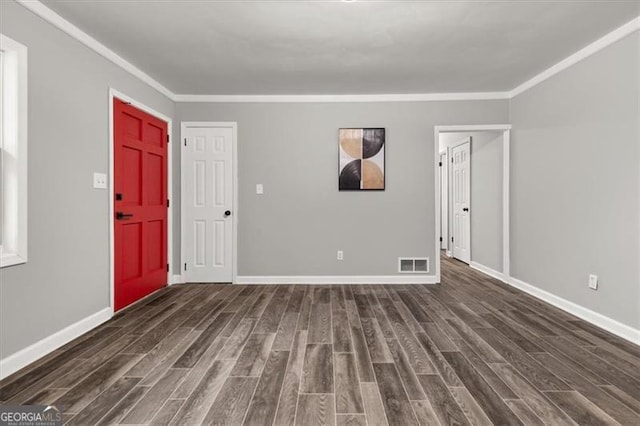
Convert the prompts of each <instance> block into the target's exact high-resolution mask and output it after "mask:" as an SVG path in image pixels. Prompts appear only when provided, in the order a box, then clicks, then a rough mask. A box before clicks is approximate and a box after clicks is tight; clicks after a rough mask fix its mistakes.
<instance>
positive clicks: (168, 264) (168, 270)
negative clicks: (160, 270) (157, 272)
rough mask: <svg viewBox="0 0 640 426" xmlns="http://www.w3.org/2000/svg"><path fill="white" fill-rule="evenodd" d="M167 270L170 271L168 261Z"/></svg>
mask: <svg viewBox="0 0 640 426" xmlns="http://www.w3.org/2000/svg"><path fill="white" fill-rule="evenodd" d="M167 272H169V264H168V263H167Z"/></svg>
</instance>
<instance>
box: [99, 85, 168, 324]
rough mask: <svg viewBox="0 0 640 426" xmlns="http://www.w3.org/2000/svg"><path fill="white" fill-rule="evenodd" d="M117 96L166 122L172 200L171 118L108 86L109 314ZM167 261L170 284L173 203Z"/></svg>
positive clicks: (112, 286)
mask: <svg viewBox="0 0 640 426" xmlns="http://www.w3.org/2000/svg"><path fill="white" fill-rule="evenodd" d="M114 98H118V99H121V100H123V101H126V102H131V106H134V107H136V108H138V109H139V110H141V111H144V112H146V113H148V114H151V115H153V116H154V117H156V118H159V119H160V120H162V121H165V122H166V123H167V135H169V142H170V143H169V146H168V147H167V156H168V157H167V197H168V198H169V200H170V205H171V204H173V203H171V202H172V201H173V185H172V182H173V155H172V149H171V144H172V143H173V138H172V120H171V118H170V117H168V116H166V115H164V114H162V113H160V112H158V111H156V110H154V109H153V108H151V107H149V106H147V105H145V104H143V103H142V102H138V101H136V100H135V99H133V98H131V97H129V96H127V95H125V94H124V93H122V92H119V91H117V90H116V89H114V88H112V87H109V187H108V188H107V191H108V195H109V299H110V307H111V315H113V313H114V311H115V310H114V306H115V305H114V296H115V234H114V224H113V218H114V215H115V213H114V210H115V206H114V204H113V173H114V144H115V140H114V132H113V125H114V121H113V99H114ZM167 210H168V211H167V263H168V264H169V270H168V271H167V285H171V284H172V279H171V278H172V271H173V205H171V207H170V208H168V209H167Z"/></svg>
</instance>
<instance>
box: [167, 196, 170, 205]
mask: <svg viewBox="0 0 640 426" xmlns="http://www.w3.org/2000/svg"><path fill="white" fill-rule="evenodd" d="M169 204H170V203H169V199H168V198H167V207H169Z"/></svg>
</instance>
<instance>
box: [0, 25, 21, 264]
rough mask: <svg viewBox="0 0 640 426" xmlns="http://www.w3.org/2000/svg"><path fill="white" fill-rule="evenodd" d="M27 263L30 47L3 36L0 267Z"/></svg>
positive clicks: (0, 53) (0, 39)
mask: <svg viewBox="0 0 640 426" xmlns="http://www.w3.org/2000/svg"><path fill="white" fill-rule="evenodd" d="M26 261H27V48H26V47H24V46H23V45H22V44H20V43H18V42H16V41H14V40H12V39H10V38H9V37H6V36H5V35H3V34H0V267H5V266H11V265H17V264H20V263H25V262H26Z"/></svg>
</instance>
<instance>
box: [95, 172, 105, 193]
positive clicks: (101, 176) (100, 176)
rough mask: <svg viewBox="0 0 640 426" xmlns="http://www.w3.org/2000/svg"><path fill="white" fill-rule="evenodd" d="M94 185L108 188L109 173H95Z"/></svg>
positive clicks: (99, 187)
mask: <svg viewBox="0 0 640 426" xmlns="http://www.w3.org/2000/svg"><path fill="white" fill-rule="evenodd" d="M93 187H94V188H95V189H107V175H106V174H105V173H94V174H93Z"/></svg>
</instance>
